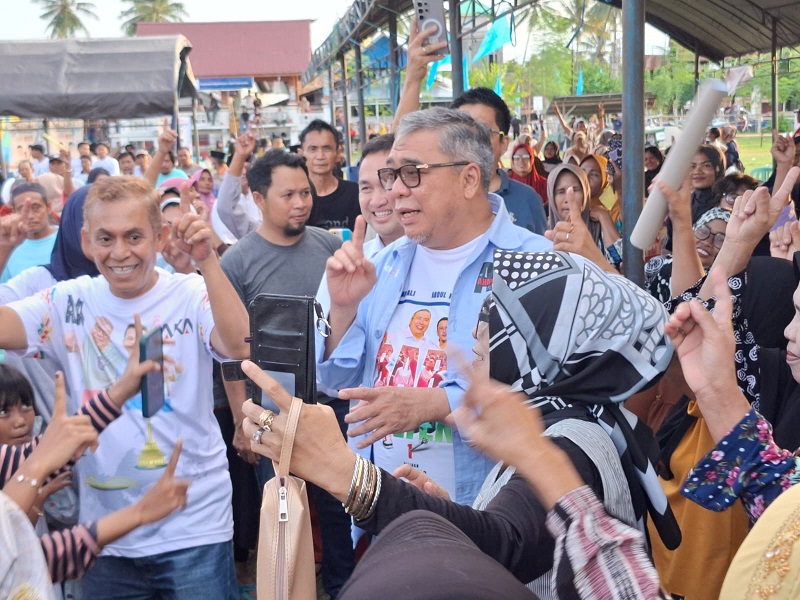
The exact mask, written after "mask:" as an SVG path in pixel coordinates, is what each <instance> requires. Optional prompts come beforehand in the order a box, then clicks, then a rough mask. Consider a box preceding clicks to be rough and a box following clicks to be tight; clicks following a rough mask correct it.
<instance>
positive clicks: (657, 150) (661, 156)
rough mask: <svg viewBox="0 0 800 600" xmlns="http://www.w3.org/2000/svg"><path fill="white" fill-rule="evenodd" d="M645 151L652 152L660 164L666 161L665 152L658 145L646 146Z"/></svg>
mask: <svg viewBox="0 0 800 600" xmlns="http://www.w3.org/2000/svg"><path fill="white" fill-rule="evenodd" d="M644 151H645V152H647V153H648V154H651V155H652V156H653V158H655V159H656V160H657V161H658V164H659V165H660V164H661V163H663V162H664V153H663V152H661V149H660V148H659V147H658V146H645V149H644Z"/></svg>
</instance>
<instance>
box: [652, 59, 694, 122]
mask: <svg viewBox="0 0 800 600" xmlns="http://www.w3.org/2000/svg"><path fill="white" fill-rule="evenodd" d="M644 85H645V90H647V91H648V92H650V93H652V94H654V95H655V97H656V103H657V105H658V107H659V109H660V110H662V111H664V112H666V113H668V114H673V115H675V114H678V113H679V112H680V110H681V108H682V107H683V106H684V104H686V102H688V101H689V100H691V99H692V98H693V97H694V87H695V81H694V57H693V54H692V53H691V52H689V51H688V50H684V49H683V48H680V47H679V46H677V45H676V44H670V48H669V52H668V53H667V55H666V56H665V57H664V62H663V63H662V65H661V66H660V67H659V68H658V69H656V70H655V71H654V72H653V73H652V74H651V75H650V77H648V78H646V79H645V84H644Z"/></svg>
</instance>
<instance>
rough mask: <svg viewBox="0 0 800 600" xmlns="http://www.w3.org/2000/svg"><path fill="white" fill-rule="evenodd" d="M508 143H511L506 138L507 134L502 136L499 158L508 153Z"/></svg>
mask: <svg viewBox="0 0 800 600" xmlns="http://www.w3.org/2000/svg"><path fill="white" fill-rule="evenodd" d="M510 141H511V139H510V138H509V137H508V134H507V133H506V134H504V135H503V138H502V139H501V140H500V150H501V152H500V156H502V155H504V154H505V153H506V152H508V144H509V142H510Z"/></svg>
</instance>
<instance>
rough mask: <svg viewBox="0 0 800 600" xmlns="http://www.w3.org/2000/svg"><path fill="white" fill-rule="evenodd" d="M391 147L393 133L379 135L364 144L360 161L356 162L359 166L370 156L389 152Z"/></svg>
mask: <svg viewBox="0 0 800 600" xmlns="http://www.w3.org/2000/svg"><path fill="white" fill-rule="evenodd" d="M393 145H394V134H393V133H386V134H384V135H379V136H377V137H374V138H372V139H371V140H370V141H368V142H367V143H366V144H364V148H363V149H362V150H361V160H359V161H358V164H359V165H360V164H361V162H362V161H363V160H364V159H365V158H367V157H368V156H369V155H370V154H383V153H384V152H391V150H392V146H393Z"/></svg>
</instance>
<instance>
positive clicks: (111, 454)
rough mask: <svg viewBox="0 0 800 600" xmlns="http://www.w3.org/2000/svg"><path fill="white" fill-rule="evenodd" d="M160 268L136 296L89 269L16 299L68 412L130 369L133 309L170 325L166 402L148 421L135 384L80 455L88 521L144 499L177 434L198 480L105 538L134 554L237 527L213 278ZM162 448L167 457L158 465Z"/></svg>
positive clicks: (205, 539) (146, 320)
mask: <svg viewBox="0 0 800 600" xmlns="http://www.w3.org/2000/svg"><path fill="white" fill-rule="evenodd" d="M156 272H157V273H158V281H157V282H156V284H155V286H154V287H153V288H152V289H151V290H149V291H148V292H146V293H145V294H143V295H141V296H139V297H137V298H133V299H122V298H118V297H116V296H114V295H113V294H112V293H111V291H110V289H109V286H108V282H107V281H106V280H105V278H103V277H94V278H92V277H88V276H83V277H79V278H77V279H73V280H69V281H63V282H60V283H58V284H56V285H55V286H53V287H51V288H48V289H46V290H43V291H42V292H40V293H38V294H36V295H35V296H32V297H30V298H27V299H25V300H21V301H19V302H12V303H11V304H9V307H10V308H13V309H14V310H15V311H16V312H17V313H18V314H19V316H20V318H21V319H22V322H23V324H24V326H25V331H26V333H27V336H28V344H29V348H28V354H32V353H34V352H37V351H44V352H47V353H49V354H50V356H54V357H56V360H57V361H58V363H59V364H60V365H61V367H62V369H63V370H64V373H65V376H66V378H67V381H68V382H69V387H70V390H71V395H70V397H69V398H68V402H67V403H68V406H67V410H68V412H69V413H70V414H73V413H74V412H75V411H76V410H77V409H78V407H79V405H80V404H81V403H82V402H84V401H86V399H87V398H90V397H91V396H92V395H93V394H94V393H95V392H96V391H97V390H101V389H105V388H107V387H109V386H110V385H111V384H112V383H113V382H114V381H115V380H116V379H117V378H118V377H119V375H120V374H121V373H122V371H123V370H124V369H125V363H126V361H127V356H128V349H127V347H126V345H125V344H126V343H128V344H130V343H131V342H132V331H131V330H132V325H133V314H134V313H138V314H139V315H140V316H141V320H142V326H143V327H144V328H145V329H147V328H152V327H154V326H156V325H162V326H163V328H164V339H165V341H166V340H171V341H172V342H174V343H172V344H165V345H164V354H165V355H166V356H169V357H171V358H172V359H173V361H174V363H169V362H165V367H164V378H165V405H164V407H163V408H162V409H161V410H160V411H159V412H158V413H156V414H155V415H154V416H153V417H152V418H151V419H149V427H148V420H146V419H144V418H143V416H142V400H141V395H139V394H137V395H136V396H135V397H134V398H132V399H130V400H129V401H128V402H127V403H126V405H125V408H124V410H123V413H122V416H120V417H119V418H118V419H117V420H116V421H114V422H113V423H111V425H110V426H109V427H108V428H107V429H106V430H105V431H104V432H103V433H102V435H101V436H100V446H99V448H98V450H97V451H96V452H94V453H88V454H87V455H86V456H84V457H83V458H81V460H80V461H79V462H78V465H77V478H78V482H79V490H80V509H81V510H80V521H81V522H82V523H87V522H90V521H97V519H99V518H100V517H102V516H105V515H107V514H109V513H111V512H114V511H116V510H119V509H121V508H124V507H126V506H129V505H130V504H132V503H134V502H136V501H137V500H139V499H140V498H141V497H142V495H143V494H144V493H145V492H146V491H147V490H148V489H149V488H150V487H151V486H152V485H153V484H154V483H155V482H156V480H157V479H158V478H159V477H160V476H161V474H162V473H163V472H164V466H165V465H166V462H168V461H169V458H170V456H171V454H172V450H173V448H174V446H175V443H176V441H177V440H178V439H179V438H183V451H182V453H181V457H180V460H179V461H178V466H177V470H176V477H179V478H188V479H190V480H191V482H192V483H191V485H190V487H189V492H188V502H187V506H186V508H184V509H183V510H179V511H177V512H174V513H173V514H171V515H170V516H169V517H167V518H166V519H164V520H162V521H159V522H157V523H155V524H152V525H147V526H145V527H140V528H138V529H136V530H134V531H133V532H131V533H129V534H128V535H126V536H125V537H123V538H121V539H119V540H117V541H116V542H115V543H113V544H110V545H108V546H106V547H105V549H104V550H103V554H104V555H112V556H125V557H132V558H136V557H142V556H149V555H152V554H159V553H162V552H170V551H173V550H180V549H184V548H190V547H194V546H200V545H205V544H214V543H220V542H225V541H228V540H230V539H231V538H232V536H233V522H232V516H231V482H230V477H229V475H228V461H227V459H226V456H225V444H224V442H223V440H222V436H221V434H220V430H219V425H218V424H217V420H216V418H215V417H214V411H213V408H214V399H213V395H212V381H211V372H212V355H211V341H210V340H211V331H212V330H213V328H214V319H213V317H212V314H211V307H210V304H209V301H208V294H207V292H206V286H205V282H204V281H203V279H202V277H200V276H199V275H180V274H170V273H167V272H166V271H163V270H161V269H157V270H156ZM145 449H146V450H147V451H146V452H143V451H145ZM159 454H163V464H161V465H156V466H154V463H155V462H158V457H159ZM154 457H155V460H153V458H154ZM147 458H149V459H151V460H145V459H147Z"/></svg>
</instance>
